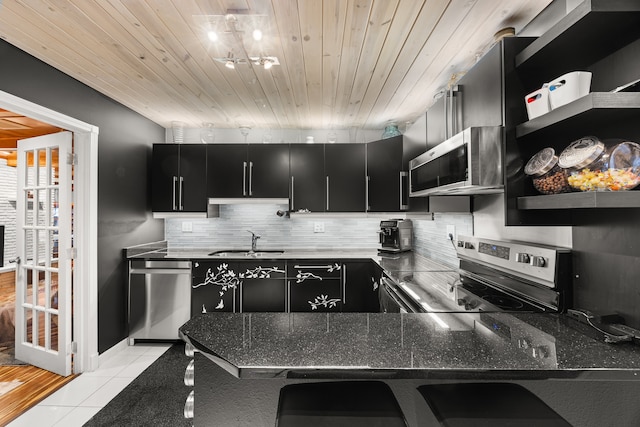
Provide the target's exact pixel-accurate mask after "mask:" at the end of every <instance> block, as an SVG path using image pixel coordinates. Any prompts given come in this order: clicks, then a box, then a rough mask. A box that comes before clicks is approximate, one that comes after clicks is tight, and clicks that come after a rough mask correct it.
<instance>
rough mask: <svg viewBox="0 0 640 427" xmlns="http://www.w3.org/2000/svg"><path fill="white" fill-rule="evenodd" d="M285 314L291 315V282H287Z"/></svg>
mask: <svg viewBox="0 0 640 427" xmlns="http://www.w3.org/2000/svg"><path fill="white" fill-rule="evenodd" d="M287 313H291V280H287Z"/></svg>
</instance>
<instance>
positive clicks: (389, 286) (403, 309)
mask: <svg viewBox="0 0 640 427" xmlns="http://www.w3.org/2000/svg"><path fill="white" fill-rule="evenodd" d="M397 287H398V286H397V285H396V284H395V282H393V281H392V280H391V279H390V278H388V277H385V276H382V288H383V290H384V292H386V293H387V295H388V296H389V298H391V299H392V300H393V301H394V302H395V303H396V304H397V305H398V307H399V308H400V313H413V312H414V311H413V310H412V309H411V307H409V306H408V305H407V303H405V302H404V301H403V300H402V298H401V297H400V296H399V295H398V294H397V293H396V292H395V291H394V290H393V288H397Z"/></svg>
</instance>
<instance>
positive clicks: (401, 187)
mask: <svg viewBox="0 0 640 427" xmlns="http://www.w3.org/2000/svg"><path fill="white" fill-rule="evenodd" d="M405 177H406V178H407V179H408V177H409V172H407V171H400V210H401V211H403V210H407V209H409V205H405V204H404V203H402V202H403V201H404V194H405V193H404V185H402V183H403V181H404V179H403V178H405Z"/></svg>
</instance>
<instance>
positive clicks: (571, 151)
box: [559, 137, 640, 191]
mask: <svg viewBox="0 0 640 427" xmlns="http://www.w3.org/2000/svg"><path fill="white" fill-rule="evenodd" d="M618 141H620V140H618ZM559 165H560V166H561V167H563V168H565V169H567V173H568V177H567V180H568V181H569V185H571V187H572V188H574V189H576V190H580V191H620V190H631V189H632V188H635V187H636V186H637V185H638V184H640V145H638V144H636V143H635V142H630V141H623V142H619V143H613V142H611V141H609V142H608V143H606V144H605V143H604V142H602V141H600V140H599V139H598V138H596V137H585V138H582V139H579V140H577V141H574V142H572V143H571V144H570V145H569V146H568V147H567V148H565V149H564V151H563V152H562V153H561V154H560V159H559Z"/></svg>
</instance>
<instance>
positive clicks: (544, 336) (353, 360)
mask: <svg viewBox="0 0 640 427" xmlns="http://www.w3.org/2000/svg"><path fill="white" fill-rule="evenodd" d="M581 326H582V325H581V324H579V323H577V322H576V321H575V320H572V319H567V318H565V317H564V316H562V315H556V314H548V313H547V314H506V313H487V314H484V313H437V314H391V313H244V314H233V313H226V314H225V313H207V314H202V315H198V316H196V317H194V318H193V319H191V320H190V321H189V322H187V323H186V324H184V325H183V326H182V327H181V328H180V332H181V336H182V337H183V338H184V340H185V341H186V342H188V343H190V344H191V345H192V346H193V347H194V348H196V349H197V350H199V351H200V352H201V353H202V354H203V355H205V356H206V357H208V358H209V359H211V360H212V361H213V362H215V363H217V364H218V365H220V366H222V367H223V368H225V369H226V370H227V371H228V372H230V373H231V374H233V375H234V376H236V377H238V378H274V377H287V378H389V379H391V378H434V377H437V378H446V379H454V378H455V379H469V378H532V379H542V378H568V377H569V378H576V377H590V378H594V377H601V378H611V377H612V376H613V377H616V378H627V379H631V380H633V379H640V347H638V346H637V345H633V344H628V343H627V344H617V345H612V344H606V343H604V342H601V341H599V340H597V339H595V337H591V336H588V335H586V334H585V332H587V333H588V330H581Z"/></svg>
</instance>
